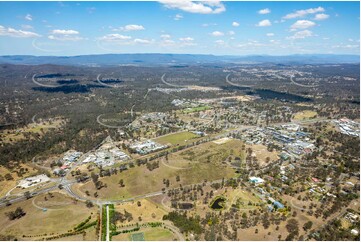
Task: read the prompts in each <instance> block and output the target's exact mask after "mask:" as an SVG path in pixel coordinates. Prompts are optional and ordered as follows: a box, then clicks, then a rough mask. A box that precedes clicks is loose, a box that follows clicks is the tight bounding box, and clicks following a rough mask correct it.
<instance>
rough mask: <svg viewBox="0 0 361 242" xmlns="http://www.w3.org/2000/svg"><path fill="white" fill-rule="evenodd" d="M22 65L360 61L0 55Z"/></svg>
mask: <svg viewBox="0 0 361 242" xmlns="http://www.w3.org/2000/svg"><path fill="white" fill-rule="evenodd" d="M5 63H6V64H23V65H42V64H54V65H83V66H116V65H142V66H154V65H194V64H227V63H228V64H229V63H234V64H260V63H272V64H341V63H360V56H359V55H326V54H314V55H287V56H268V55H250V56H230V55H225V56H216V55H196V54H103V55H80V56H31V55H8V56H0V64H5Z"/></svg>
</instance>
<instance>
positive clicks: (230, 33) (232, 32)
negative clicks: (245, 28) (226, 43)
mask: <svg viewBox="0 0 361 242" xmlns="http://www.w3.org/2000/svg"><path fill="white" fill-rule="evenodd" d="M228 34H229V35H235V34H236V32H234V31H232V30H231V31H228Z"/></svg>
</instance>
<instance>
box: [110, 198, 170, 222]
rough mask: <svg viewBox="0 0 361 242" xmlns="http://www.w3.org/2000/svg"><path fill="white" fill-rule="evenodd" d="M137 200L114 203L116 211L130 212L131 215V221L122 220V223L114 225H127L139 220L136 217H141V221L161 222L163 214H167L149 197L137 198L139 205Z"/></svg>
mask: <svg viewBox="0 0 361 242" xmlns="http://www.w3.org/2000/svg"><path fill="white" fill-rule="evenodd" d="M137 202H138V201H135V202H129V203H124V204H122V205H115V209H116V211H119V212H120V213H124V210H126V211H127V212H129V213H131V214H132V216H133V220H132V221H129V222H128V221H124V222H122V223H120V222H118V223H117V224H116V225H117V226H120V225H128V224H134V223H135V222H139V220H138V218H139V217H141V218H142V221H141V222H142V223H147V222H161V221H162V218H163V216H164V215H166V214H167V212H166V210H164V209H163V208H162V206H159V205H157V204H155V203H154V202H152V201H151V200H149V199H141V200H139V202H140V204H141V206H138V204H137Z"/></svg>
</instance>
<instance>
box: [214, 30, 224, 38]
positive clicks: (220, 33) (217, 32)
mask: <svg viewBox="0 0 361 242" xmlns="http://www.w3.org/2000/svg"><path fill="white" fill-rule="evenodd" d="M211 35H213V36H215V37H218V36H223V35H224V33H223V32H220V31H213V32H212V33H211Z"/></svg>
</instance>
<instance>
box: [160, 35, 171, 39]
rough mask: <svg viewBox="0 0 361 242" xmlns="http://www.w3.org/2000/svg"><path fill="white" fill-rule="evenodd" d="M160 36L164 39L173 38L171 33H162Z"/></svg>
mask: <svg viewBox="0 0 361 242" xmlns="http://www.w3.org/2000/svg"><path fill="white" fill-rule="evenodd" d="M160 37H161V38H162V39H170V38H171V36H170V35H169V34H162V35H161V36H160Z"/></svg>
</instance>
